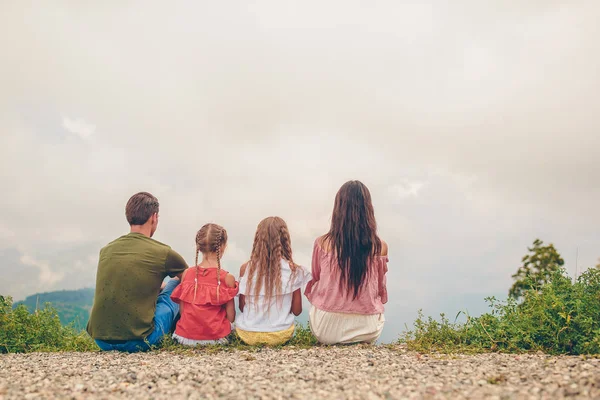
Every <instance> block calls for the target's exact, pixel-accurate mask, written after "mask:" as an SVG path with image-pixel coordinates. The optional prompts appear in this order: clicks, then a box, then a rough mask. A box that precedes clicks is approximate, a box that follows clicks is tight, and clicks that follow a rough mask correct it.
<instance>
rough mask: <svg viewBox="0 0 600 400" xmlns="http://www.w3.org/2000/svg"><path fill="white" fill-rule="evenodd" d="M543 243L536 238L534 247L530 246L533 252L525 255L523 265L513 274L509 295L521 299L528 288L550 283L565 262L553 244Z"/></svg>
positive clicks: (530, 250)
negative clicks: (545, 244)
mask: <svg viewBox="0 0 600 400" xmlns="http://www.w3.org/2000/svg"><path fill="white" fill-rule="evenodd" d="M543 244H544V242H542V241H541V240H540V239H536V240H535V241H534V242H533V247H530V248H528V250H529V252H530V253H531V254H527V255H525V256H524V257H523V259H522V260H521V261H522V262H523V266H522V267H521V268H519V270H518V271H517V273H516V274H514V275H513V276H512V277H513V279H514V280H515V283H514V284H513V285H512V287H511V288H510V290H509V291H508V294H509V296H511V297H514V298H515V299H517V300H518V299H520V298H521V297H522V296H523V294H524V293H525V292H527V291H528V290H532V289H535V288H537V287H540V286H541V285H543V284H545V283H548V281H549V280H550V278H551V277H552V276H553V275H554V273H555V272H556V271H558V270H560V268H561V267H562V266H563V265H564V264H565V261H564V260H563V259H562V257H561V256H560V254H558V251H556V249H555V248H554V245H553V244H549V245H548V246H542V245H543Z"/></svg>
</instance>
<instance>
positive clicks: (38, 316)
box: [0, 296, 98, 353]
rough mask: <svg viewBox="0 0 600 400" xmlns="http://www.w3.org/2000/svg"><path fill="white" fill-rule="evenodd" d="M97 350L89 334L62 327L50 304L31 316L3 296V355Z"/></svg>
mask: <svg viewBox="0 0 600 400" xmlns="http://www.w3.org/2000/svg"><path fill="white" fill-rule="evenodd" d="M97 349H98V347H97V346H96V344H95V343H94V342H93V340H92V339H91V338H90V337H89V336H88V334H87V333H85V332H82V331H78V330H76V329H74V328H73V326H71V325H68V326H63V325H61V323H60V319H59V318H58V315H57V313H56V310H54V309H53V308H52V307H51V306H50V305H48V304H46V305H45V306H44V308H43V309H41V310H37V311H36V312H34V313H29V311H28V309H27V307H25V306H24V305H19V306H17V307H15V308H14V309H13V301H12V298H11V297H5V296H0V353H25V352H32V351H91V350H97Z"/></svg>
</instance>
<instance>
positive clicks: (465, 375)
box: [0, 346, 600, 399]
mask: <svg viewBox="0 0 600 400" xmlns="http://www.w3.org/2000/svg"><path fill="white" fill-rule="evenodd" d="M91 397H99V398H132V399H147V398H156V399H163V398H169V399H178V398H188V397H189V398H209V399H212V398H217V397H221V398H289V397H292V398H336V399H339V398H348V399H381V398H386V399H395V398H430V399H436V398H452V399H461V398H484V397H485V398H496V399H505V398H506V399H513V398H514V399H527V398H559V397H574V398H587V397H591V398H600V359H588V360H585V359H583V358H581V357H563V356H561V357H550V356H546V355H542V354H539V355H502V354H482V355H460V356H444V355H429V356H427V355H420V354H417V353H412V352H408V351H406V350H405V349H403V348H402V347H395V348H388V347H379V346H377V347H371V346H345V347H333V348H324V347H315V348H311V349H308V350H303V349H290V348H285V349H283V350H270V349H262V350H257V351H254V352H248V351H231V352H215V351H212V352H211V351H185V352H175V353H170V352H154V353H146V354H132V355H128V354H117V353H34V354H25V355H23V354H11V355H0V399H23V398H25V399H35V398H74V399H79V398H91Z"/></svg>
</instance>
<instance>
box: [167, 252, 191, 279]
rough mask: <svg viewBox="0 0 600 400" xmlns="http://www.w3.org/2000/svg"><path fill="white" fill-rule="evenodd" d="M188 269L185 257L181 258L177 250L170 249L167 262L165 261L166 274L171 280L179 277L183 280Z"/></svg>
mask: <svg viewBox="0 0 600 400" xmlns="http://www.w3.org/2000/svg"><path fill="white" fill-rule="evenodd" d="M187 268H188V265H187V263H186V262H185V260H184V259H183V257H181V256H180V255H179V253H177V252H176V251H175V250H173V249H169V254H167V260H166V261H165V272H166V274H167V275H169V276H170V277H171V278H175V277H177V278H179V279H181V275H182V274H183V271H185V270H186V269H187Z"/></svg>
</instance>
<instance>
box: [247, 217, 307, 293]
mask: <svg viewBox="0 0 600 400" xmlns="http://www.w3.org/2000/svg"><path fill="white" fill-rule="evenodd" d="M282 259H283V260H285V261H287V262H288V263H289V264H290V268H291V270H292V275H295V274H296V272H297V270H298V266H297V265H296V264H295V263H294V260H293V259H292V240H291V238H290V232H289V231H288V227H287V224H286V223H285V221H284V220H283V219H282V218H280V217H268V218H265V219H263V220H262V221H260V223H259V224H258V227H257V228H256V234H255V236H254V245H253V246H252V255H251V256H250V261H249V262H248V264H247V268H248V271H247V274H248V275H247V281H248V284H247V289H246V294H254V295H255V296H259V295H260V292H261V289H262V288H263V287H264V292H265V298H264V300H265V304H269V302H270V300H271V298H272V297H273V296H279V295H281V289H282V282H281V260H282ZM255 275H256V279H254V277H255ZM253 286H254V288H253ZM253 289H254V293H252V291H253Z"/></svg>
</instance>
